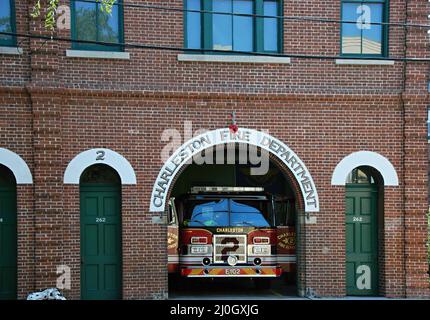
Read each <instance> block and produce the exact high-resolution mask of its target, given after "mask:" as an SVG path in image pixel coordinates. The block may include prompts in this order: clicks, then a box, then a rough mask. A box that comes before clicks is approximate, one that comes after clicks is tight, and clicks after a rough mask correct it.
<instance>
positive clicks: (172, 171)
mask: <svg viewBox="0 0 430 320" xmlns="http://www.w3.org/2000/svg"><path fill="white" fill-rule="evenodd" d="M232 142H238V143H245V144H249V145H254V146H257V147H260V148H262V149H263V150H266V151H268V152H270V153H272V154H274V155H275V156H276V157H277V158H279V159H280V160H281V161H282V162H283V163H284V164H285V165H286V166H287V167H288V168H289V169H290V170H291V172H292V173H293V175H294V177H295V178H296V180H297V182H298V184H299V186H300V190H301V193H302V195H303V199H304V202H305V211H306V212H318V211H319V200H318V193H317V189H316V187H315V183H314V181H313V179H312V177H311V175H310V173H309V170H308V169H307V168H306V166H305V164H304V163H303V162H302V161H301V160H300V158H299V157H298V156H297V155H296V154H295V153H294V152H293V151H292V150H291V149H290V148H289V147H288V146H287V145H286V144H284V143H282V142H281V141H279V140H278V139H276V138H274V137H272V136H271V135H269V134H267V133H264V132H260V131H256V130H253V129H245V128H239V130H238V132H237V133H235V134H233V133H231V132H230V130H229V129H228V128H226V129H217V130H214V131H209V132H206V133H203V134H201V135H199V136H196V137H194V138H192V139H190V140H188V141H187V142H185V143H184V144H183V145H182V146H181V147H180V148H179V149H178V150H176V151H175V152H174V153H173V154H172V155H171V156H170V158H169V159H168V160H167V161H166V163H165V164H164V166H163V167H162V168H161V170H160V172H159V174H158V177H157V180H156V181H155V184H154V187H153V189H152V195H151V204H150V211H151V212H163V211H164V210H165V205H166V201H167V199H166V197H167V193H168V192H169V189H170V185H171V184H172V181H173V180H174V177H175V175H176V174H177V173H178V171H179V169H180V168H181V167H183V166H184V165H186V164H187V163H190V161H191V159H192V157H193V156H195V155H196V154H199V153H200V152H201V151H203V150H205V149H207V148H210V147H213V146H216V145H221V144H227V143H232Z"/></svg>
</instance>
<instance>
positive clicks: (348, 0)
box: [340, 0, 390, 57]
mask: <svg viewBox="0 0 430 320" xmlns="http://www.w3.org/2000/svg"><path fill="white" fill-rule="evenodd" d="M345 4H360V5H375V4H380V5H382V21H381V22H382V23H388V22H389V12H390V11H389V0H341V6H340V19H341V21H344V20H345V21H350V20H351V19H347V17H345V14H344V10H343V8H344V5H345ZM371 22H373V21H371ZM350 25H353V23H341V25H340V54H341V55H342V56H346V57H348V56H349V57H388V32H389V28H388V26H387V25H370V27H374V26H375V27H378V26H380V28H381V31H380V32H381V33H380V34H381V50H380V53H371V52H367V53H366V52H363V29H361V31H360V53H358V52H357V53H351V52H344V36H343V35H344V31H345V29H346V27H347V26H350ZM378 34H379V33H378ZM369 46H370V43H369ZM345 47H346V46H345Z"/></svg>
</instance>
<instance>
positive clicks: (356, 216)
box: [346, 184, 378, 295]
mask: <svg viewBox="0 0 430 320" xmlns="http://www.w3.org/2000/svg"><path fill="white" fill-rule="evenodd" d="M377 210H378V190H377V186H375V185H353V184H351V185H347V187H346V291H347V294H348V295H376V294H377V293H378V226H377V217H378V214H377Z"/></svg>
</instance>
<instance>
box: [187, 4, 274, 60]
mask: <svg viewBox="0 0 430 320" xmlns="http://www.w3.org/2000/svg"><path fill="white" fill-rule="evenodd" d="M185 4H186V9H187V10H196V11H208V12H214V13H200V12H192V11H191V12H186V14H185V30H186V34H185V46H186V47H187V48H190V49H207V50H224V51H232V50H233V51H243V52H281V50H282V46H281V43H282V41H281V38H282V37H281V34H282V23H281V21H282V20H280V18H279V17H278V16H280V15H282V10H281V8H282V6H281V1H279V0H186V1H185ZM225 13H227V14H225ZM235 13H237V14H256V15H264V16H270V17H274V18H256V17H249V16H240V15H239V16H235V15H232V14H235Z"/></svg>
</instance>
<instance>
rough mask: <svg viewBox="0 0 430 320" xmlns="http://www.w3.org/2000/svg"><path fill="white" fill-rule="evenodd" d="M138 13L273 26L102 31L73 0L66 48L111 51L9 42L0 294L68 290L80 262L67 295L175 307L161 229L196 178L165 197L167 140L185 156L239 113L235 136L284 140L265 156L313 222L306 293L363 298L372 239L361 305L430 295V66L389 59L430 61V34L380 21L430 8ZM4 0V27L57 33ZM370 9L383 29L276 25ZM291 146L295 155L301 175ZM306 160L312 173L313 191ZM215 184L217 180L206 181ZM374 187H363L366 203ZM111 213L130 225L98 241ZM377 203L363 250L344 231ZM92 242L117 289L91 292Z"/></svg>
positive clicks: (334, 6)
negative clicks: (95, 210)
mask: <svg viewBox="0 0 430 320" xmlns="http://www.w3.org/2000/svg"><path fill="white" fill-rule="evenodd" d="M134 3H137V4H140V5H148V6H165V7H166V6H167V7H173V8H183V7H184V6H185V7H186V8H188V9H192V10H207V11H211V10H213V11H216V12H219V11H224V12H231V11H232V10H233V11H234V12H235V13H242V14H257V15H264V16H265V17H266V18H261V17H255V16H254V17H252V16H232V15H220V14H218V15H212V14H209V13H204V14H201V15H200V14H199V13H198V12H188V13H184V12H182V11H168V10H160V9H157V8H154V7H152V8H149V7H130V6H122V5H119V6H115V7H114V13H113V14H112V16H110V17H109V18H107V19H103V18H94V17H95V16H97V15H95V14H93V13H94V12H96V11H97V10H98V9H97V6H96V4H94V3H91V2H72V4H71V7H72V10H70V17H71V19H70V23H69V20H68V15H67V13H68V10H67V8H68V6H69V5H70V3H69V2H68V1H65V2H64V3H60V4H63V5H65V6H66V9H64V7H63V9H62V10H63V11H61V12H60V15H61V17H62V19H63V20H62V21H61V22H62V23H63V24H62V25H61V26H62V27H61V28H58V29H57V30H56V33H55V37H59V38H64V39H67V38H71V37H72V38H74V39H78V40H82V39H83V40H94V41H98V42H97V43H88V42H87V43H85V42H75V43H73V44H72V43H71V42H70V41H56V40H53V41H51V40H45V39H40V38H37V37H33V38H27V37H18V38H14V37H12V36H10V35H5V34H3V35H0V36H1V37H0V61H1V65H0V164H1V165H0V204H1V205H0V222H1V223H0V228H1V229H0V231H1V232H2V236H3V237H4V239H5V240H4V241H2V242H0V246H1V247H0V248H1V249H0V252H1V253H2V259H1V260H0V297H2V298H13V297H18V298H24V297H26V295H27V294H28V293H29V292H31V291H35V290H40V289H43V288H47V287H54V286H56V283H57V277H58V274H57V271H58V270H59V271H60V272H62V271H64V270H65V268H66V269H67V268H70V272H71V278H70V279H71V287H70V289H67V290H64V294H65V295H66V297H68V298H72V299H80V298H84V299H86V298H100V297H103V298H124V299H142V298H145V299H157V298H166V297H167V295H168V290H169V288H168V273H167V268H166V264H167V248H166V241H167V226H166V224H165V223H163V219H158V217H160V216H163V215H165V211H166V210H167V206H166V202H167V200H168V197H169V195H171V193H172V192H173V191H172V190H173V189H174V187H175V182H177V181H178V179H182V178H184V177H186V174H185V170H188V169H187V166H186V165H184V164H180V165H179V166H178V167H177V169H176V171H175V172H174V174H172V176H171V177H169V179H168V181H167V179H165V180H166V181H167V182H166V184H167V185H168V187H167V188H166V190H164V191H162V192H160V191H159V190H158V191H157V184H156V183H157V181H158V179H159V178H160V177H161V176H162V172H163V168H164V169H165V168H166V166H167V165H168V163H167V162H166V161H163V160H162V159H163V158H162V152H163V149H164V148H165V147H166V145H168V144H169V143H172V141H171V140H168V138H166V136H165V132H166V131H165V130H166V129H170V130H172V129H174V130H177V132H179V133H180V138H181V139H180V140H181V141H179V142H178V141H175V148H173V151H175V150H179V149H181V146H182V148H186V147H187V146H188V145H189V144H187V140H189V139H191V138H192V136H194V135H195V131H196V130H199V129H206V130H209V134H210V135H211V137H215V135H216V134H217V133H218V132H219V130H221V129H225V128H226V127H227V125H228V123H229V117H230V114H231V113H232V112H235V114H236V118H237V123H238V126H239V130H240V131H239V133H241V132H242V133H243V132H245V131H247V132H248V133H247V134H250V135H251V139H258V137H261V136H262V135H263V133H264V135H265V137H267V138H268V139H269V140H270V141H273V142H274V144H270V145H269V144H266V145H264V144H259V145H258V146H259V147H261V148H264V146H266V147H267V148H268V150H269V152H270V154H271V159H272V161H273V163H275V164H277V166H278V168H279V170H280V172H282V174H283V177H284V178H283V179H284V180H285V181H287V184H288V185H289V186H290V187H289V188H290V189H291V192H292V194H293V195H294V198H295V203H296V205H295V206H296V208H295V209H296V212H297V213H296V214H297V217H300V216H302V217H304V218H303V219H297V221H298V224H301V227H300V228H299V230H298V231H299V232H298V235H297V237H298V239H297V240H298V241H297V243H298V250H297V269H298V274H297V276H298V277H297V279H298V280H297V283H298V288H297V294H298V295H306V294H314V295H317V296H335V297H342V296H345V295H347V294H361V293H360V292H358V293H357V292H355V291H354V290H357V288H352V289H351V286H352V287H354V286H355V282H354V281H355V279H356V277H358V276H359V275H360V272H361V271H360V272H358V273H357V270H356V269H357V268H356V267H357V263H358V262H357V261H356V260H354V257H353V254H352V255H351V254H350V253H351V252H352V253H354V252H353V251H354V250H355V249H354V248H355V246H356V243H355V241H356V240H357V239H359V242H360V243H361V244H362V246H368V247H366V248H368V251H369V252H370V256H372V257H370V258H369V259H370V260H369V261H370V262H369V266H370V268H369V270H370V271H371V272H372V281H373V282H372V286H371V288H370V287H369V288H365V290H364V291H363V293H364V294H370V295H381V296H387V297H429V296H430V289H429V279H428V274H427V270H428V262H427V248H426V241H427V217H426V212H427V207H428V200H427V198H428V195H427V183H428V177H427V161H428V160H427V140H426V137H427V136H426V121H427V106H428V105H429V96H428V91H427V84H428V81H429V79H428V75H429V62H417V61H407V62H405V61H402V60H401V59H400V60H392V59H391V58H393V57H394V58H404V57H405V56H407V57H415V58H428V57H429V50H430V49H429V41H428V37H427V30H426V29H425V28H417V27H408V28H404V27H401V26H394V25H390V26H388V25H386V24H384V23H385V22H391V23H399V24H403V23H409V24H426V23H428V19H427V15H428V14H429V13H430V7H429V5H428V3H427V2H426V1H424V0H412V1H405V0H381V1H373V0H372V1H370V0H369V1H354V0H351V1H340V0H339V1H331V2H329V3H327V2H325V1H319V0H312V1H296V0H293V1H280V0H279V1H274V0H273V1H262V0H257V1H246V0H237V1H227V0H226V1H218V0H212V1H207V0H204V1H179V0H173V1H169V2H163V1H146V0H139V1H136V2H134ZM0 4H1V7H0V8H1V10H0V12H1V13H0V18H2V19H3V20H4V21H6V22H5V23H4V24H3V27H1V26H0V28H3V29H0V31H3V32H4V31H6V32H8V31H9V32H16V33H19V34H29V33H31V34H33V35H47V34H49V32H47V31H46V30H45V29H44V28H43V23H42V22H41V20H40V19H31V18H29V15H28V13H29V12H30V11H31V8H32V3H30V4H29V2H28V1H22V0H0ZM97 12H99V15H100V16H103V15H102V13H100V12H101V11H100V10H98V11H97ZM63 14H64V15H63ZM367 14H368V15H369V16H368V17H371V19H372V20H371V21H374V22H376V24H370V25H365V26H364V27H361V28H359V27H358V24H357V25H356V24H354V23H349V24H347V23H344V24H343V25H342V24H340V23H334V22H324V21H316V20H296V19H281V18H279V16H282V15H284V16H289V17H304V16H306V17H321V18H326V19H334V20H339V19H340V18H341V17H342V19H343V20H348V21H356V20H357V19H361V18H360V17H362V16H366V15H367ZM86 15H87V16H86ZM88 16H89V18H88ZM268 16H274V17H276V16H278V18H267V17H268ZM378 23H379V24H378ZM97 30H99V31H97ZM357 30H358V31H357ZM102 42H118V43H135V44H136V43H137V44H145V45H150V46H160V47H172V48H182V47H184V46H185V47H188V48H191V49H196V52H189V51H175V50H159V49H156V48H146V49H144V48H138V47H131V46H125V47H124V46H121V45H118V46H108V45H106V44H103V43H102ZM201 48H203V49H215V50H227V51H228V50H233V51H239V52H241V51H257V52H265V53H274V54H276V53H281V54H282V53H283V54H284V55H279V56H264V55H260V56H255V55H239V54H237V53H236V54H234V53H233V54H222V55H220V54H215V52H210V51H206V50H200V52H198V51H199V49H201ZM288 55H290V57H286V56H288ZM301 55H303V56H301ZM306 55H307V56H330V57H331V58H330V59H325V58H319V59H317V58H315V57H313V58H311V57H304V56H306ZM189 123H192V132H191V133H190V132H187V130H188V129H187V126H188V125H189ZM184 124H185V129H184ZM244 128H247V129H244ZM184 130H185V132H184ZM227 130H228V129H227ZM175 132H176V131H175ZM269 140H267V141H269ZM190 141H192V140H190ZM227 142H231V141H230V140H229V141H225V143H227ZM239 144H245V145H246V144H252V142H250V141H246V139H245V140H244V141H241V142H240V143H239ZM279 146H282V148H284V149H283V150H284V151H285V150H291V151H292V150H293V151H294V152H293V153H292V154H294V156H295V158H294V159H295V160H294V163H293V161H292V160H291V157H292V156H291V157H288V158H285V157H284V158H283V155H282V154H281V152H280V147H279ZM290 148H291V149H290ZM197 151H199V150H197ZM200 151H201V150H200ZM290 155H291V154H290ZM102 164H105V165H107V166H108V167H110V169H106V168H105V167H103V165H102ZM295 164H300V165H301V166H302V168H304V169H306V174H307V175H308V177H309V180H308V181H310V182H309V184H307V185H306V186H305V185H304V184H303V183H302V182H303V181H302V180H300V177H299V175H298V174H299V172H297V170H295V169H296V168H297V167H295V166H294V165H295ZM204 168H205V170H203V171H202V172H203V173H202V174H203V175H205V174H206V173H205V172H207V173H208V174H210V173H211V172H212V174H213V168H211V167H210V165H205V167H204ZM304 169H303V170H304ZM224 172H226V171H224ZM184 174H185V175H184ZM188 174H190V173H189V172H188ZM226 175H228V174H226ZM157 177H158V178H157ZM221 177H222V175H221ZM363 177H364V178H363ZM363 179H364V180H363ZM197 180H198V179H197ZM221 180H222V179H221ZM207 181H209V183H212V182H213V181H214V179H213V178H207V177H201V179H200V180H199V181H198V183H200V185H201V184H202V183H203V182H207ZM188 182H189V183H191V184H192V183H193V181H191V180H190V181H188ZM363 182H364V183H363ZM223 183H224V181H221V182H220V184H223ZM196 184H197V182H196ZM176 185H177V184H176ZM360 187H361V188H362V189H363V188H364V189H365V190H364V191H363V190H362V189H360V190H361V191H360V190H358V189H357V190H358V191H357V190H356V191H355V192H356V193H354V188H360ZM366 188H367V189H366ZM103 192H104V193H103ZM178 192H179V191H178ZM357 192H358V195H357ZM359 192H362V193H361V194H360V193H359ZM363 192H364V193H363ZM310 193H312V195H313V197H309V194H310ZM310 199H311V200H312V201H310ZM363 199H364V200H363ZM366 199H367V200H366ZM368 199H373V200H368ZM94 201H95V202H94ZM106 201H110V202H106ZM366 201H369V202H366ZM106 203H108V204H109V205H106V206H107V207H109V208H110V209H112V217H114V218H115V219H116V220H115V221H116V222H115V223H112V228H111V230H110V231H109V232H110V233H107V232H108V231H106V230H105V232H106V234H107V238H103V237H102V236H100V235H99V234H97V230H98V229H96V231H94V230H93V231H91V228H92V227H93V226H92V225H91V224H87V223H86V222H85V219H86V218H87V217H86V215H85V212H86V210H88V208H90V207H91V206H104V205H105V204H106ZM366 203H367V205H368V206H369V207H368V208H367V209H368V210H369V212H370V213H369V214H370V215H371V216H372V217H373V218H372V219H371V222H370V223H369V224H368V225H367V227H369V228H370V229H369V230H371V231H368V232H366V231H363V233H360V232H362V231H360V230H361V229H360V230H359V231H358V232H359V233H360V234H359V235H356V238H354V232H356V230H358V229H354V228H355V227H354V224H351V221H350V220H348V219H351V218H352V216H353V215H359V214H363V215H366V214H367V213H366V212H365V211H366V210H367V209H366ZM355 204H357V205H355ZM358 204H363V205H358ZM357 208H361V209H357ZM354 210H359V211H360V210H361V212H358V213H357V212H356V211H354ZM163 211H164V213H163ZM112 219H113V218H112ZM363 225H364V224H363ZM358 226H359V228H361V227H360V225H358ZM349 227H351V228H353V229H354V230H355V231H354V230H352V231H351V230H350V231H347V229H348V228H349ZM363 228H364V227H363ZM363 230H364V229H363ZM351 234H352V235H351ZM351 237H352V238H351ZM357 237H359V238H357ZM88 241H89V242H90V243H91V241H93V242H99V244H100V243H101V244H102V245H103V246H105V247H106V248H108V250H111V251H114V253H115V256H116V259H117V260H114V261H108V260H103V257H100V256H99V258H100V259H101V260H100V261H102V260H103V261H104V262H103V261H102V262H100V261H99V262H97V263H99V264H98V266H103V268H104V269H103V270H105V271H104V272H110V274H111V277H110V279H111V281H112V283H111V287H112V288H114V289H115V290H116V292H114V291H115V290H111V291H109V290H108V289H107V287H106V288H105V289H104V290H105V291H103V292H102V291H100V292H98V291H97V290H95V291H94V290H93V291H91V290H89V289H90V288H91V287H92V286H93V285H94V283H92V281H94V279H93V278H91V277H87V278H86V277H85V276H84V275H88V274H91V272H93V273H94V272H96V273H95V274H98V273H97V272H98V271H94V270H92V271H91V270H89V269H86V267H87V266H88V264H90V262H89V261H90V260H91V259H92V257H91V252H90V251H91V250H92V249H91V248H93V247H92V246H91V245H90V244H88ZM15 243H16V245H15ZM87 245H88V246H90V247H91V248H90V247H86V246H87ZM366 248H363V247H362V250H363V252H361V253H362V254H363V253H364V252H365V251H366V250H367V249H366ZM96 249H97V248H96ZM96 249H94V250H96ZM85 250H86V252H87V254H83V252H84V251H85ZM351 250H352V251H351ZM369 252H367V253H369ZM356 253H357V252H356ZM363 259H364V258H363ZM65 266H66V267H65ZM81 270H82V272H81ZM356 273H357V274H356ZM351 279H352V280H351ZM351 281H352V282H351ZM351 290H352V291H351ZM108 291H109V292H108Z"/></svg>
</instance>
